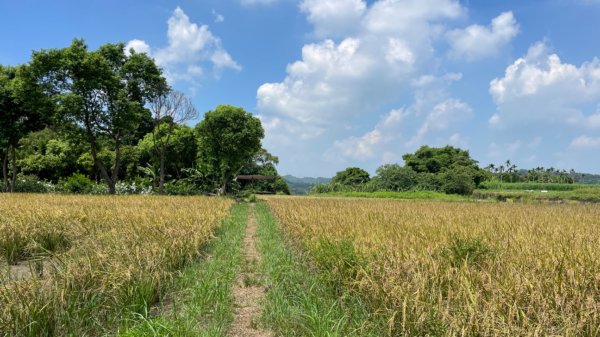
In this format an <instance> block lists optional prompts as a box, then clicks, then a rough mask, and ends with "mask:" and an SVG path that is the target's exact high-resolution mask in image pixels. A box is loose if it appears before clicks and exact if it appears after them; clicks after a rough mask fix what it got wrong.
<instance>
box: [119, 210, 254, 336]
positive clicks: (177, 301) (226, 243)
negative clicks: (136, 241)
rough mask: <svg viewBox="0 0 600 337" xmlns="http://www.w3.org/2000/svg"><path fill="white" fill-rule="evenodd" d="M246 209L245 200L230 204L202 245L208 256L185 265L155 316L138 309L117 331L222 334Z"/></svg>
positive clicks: (230, 302)
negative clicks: (134, 315) (230, 207)
mask: <svg viewBox="0 0 600 337" xmlns="http://www.w3.org/2000/svg"><path fill="white" fill-rule="evenodd" d="M247 214H248V207H247V205H246V204H237V205H235V206H233V207H232V209H231V215H230V216H229V217H228V218H227V219H226V220H225V221H224V222H223V224H222V225H221V226H220V227H219V228H218V229H217V231H216V233H215V235H216V238H215V239H213V240H212V241H211V242H210V243H209V244H208V246H207V248H206V255H207V258H206V259H204V260H202V261H199V262H198V263H195V264H193V265H190V266H188V267H186V268H185V269H184V270H183V272H182V275H181V277H180V278H179V280H178V281H177V286H176V289H177V291H175V292H174V293H173V294H171V295H170V298H167V300H166V301H164V302H163V304H162V308H159V312H160V313H161V314H160V315H158V316H153V315H150V314H149V313H146V314H145V315H139V316H137V317H135V318H134V319H132V320H129V321H127V322H126V326H125V327H124V328H123V329H122V331H121V333H120V334H119V336H121V337H140V336H144V337H146V336H172V337H183V336H206V337H208V336H211V337H212V336H215V337H216V336H225V335H226V333H227V329H228V327H229V325H230V323H231V321H232V319H233V304H234V303H233V297H232V294H231V290H232V288H233V284H234V281H235V276H236V274H237V273H238V270H239V268H240V262H241V246H242V240H243V237H244V228H245V225H246V219H247Z"/></svg>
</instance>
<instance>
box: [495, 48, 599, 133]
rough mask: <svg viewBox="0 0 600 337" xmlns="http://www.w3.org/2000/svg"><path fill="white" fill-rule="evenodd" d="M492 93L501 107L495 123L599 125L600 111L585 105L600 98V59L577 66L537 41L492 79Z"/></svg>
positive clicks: (595, 102) (596, 101)
mask: <svg viewBox="0 0 600 337" xmlns="http://www.w3.org/2000/svg"><path fill="white" fill-rule="evenodd" d="M490 94H491V95H492V97H493V98H494V101H495V102H496V105H497V107H498V111H497V113H496V115H495V116H494V117H492V119H491V120H490V122H492V123H496V124H498V123H497V122H500V123H501V124H503V125H524V124H529V123H532V122H535V123H544V124H549V123H558V124H562V125H564V124H569V125H574V126H589V124H590V123H591V124H592V125H600V114H598V113H595V112H594V113H590V112H589V111H588V110H589V109H587V108H586V105H589V104H597V103H598V102H599V101H600V60H598V59H596V58H595V59H593V60H592V61H590V62H586V63H584V64H582V65H581V66H579V67H578V66H576V65H573V64H569V63H564V62H562V60H561V59H560V57H559V56H558V55H557V54H554V53H550V51H549V49H548V47H547V46H546V45H545V44H544V43H536V44H534V45H533V46H531V47H530V48H529V51H528V53H527V55H525V56H524V57H522V58H519V59H517V60H516V61H515V62H514V63H513V64H512V65H510V66H509V67H508V68H507V69H506V72H505V74H504V77H502V78H496V79H494V80H493V81H491V83H490Z"/></svg>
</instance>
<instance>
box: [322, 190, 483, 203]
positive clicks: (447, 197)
mask: <svg viewBox="0 0 600 337" xmlns="http://www.w3.org/2000/svg"><path fill="white" fill-rule="evenodd" d="M318 196H326V197H347V198H382V199H405V200H444V201H467V200H470V199H471V198H470V197H469V196H463V195H458V194H445V193H441V192H433V191H412V192H329V193H322V194H318Z"/></svg>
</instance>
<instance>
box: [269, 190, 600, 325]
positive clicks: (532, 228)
mask: <svg viewBox="0 0 600 337" xmlns="http://www.w3.org/2000/svg"><path fill="white" fill-rule="evenodd" d="M268 203H269V206H270V207H271V209H272V210H273V212H274V214H275V215H276V216H277V218H278V219H279V221H280V223H281V224H282V227H283V228H284V230H285V233H286V235H287V236H288V237H289V238H290V239H291V240H293V241H295V242H296V243H297V244H298V246H299V247H301V248H302V249H303V250H305V251H306V252H307V253H308V254H309V256H311V258H312V259H313V261H314V263H315V264H316V265H317V267H318V268H320V269H321V271H322V272H324V273H329V274H330V275H329V277H330V279H332V280H333V281H334V282H337V283H340V284H342V285H343V286H344V287H345V288H347V289H351V290H353V291H356V292H357V293H359V294H361V296H362V297H363V298H364V299H365V300H366V301H367V302H368V304H369V306H370V308H371V310H372V311H373V312H374V313H376V314H379V315H383V316H384V317H385V319H386V321H387V322H388V325H389V326H388V329H389V330H388V334H389V335H390V336H559V335H560V336H599V335H600V314H599V313H600V249H598V247H600V207H599V206H597V205H593V204H587V205H585V204H560V205H551V204H497V203H477V202H443V201H437V202H436V201H398V200H374V199H343V198H337V199H336V198H295V197H270V198H268ZM349 245H351V246H349ZM348 254H349V256H346V255H348Z"/></svg>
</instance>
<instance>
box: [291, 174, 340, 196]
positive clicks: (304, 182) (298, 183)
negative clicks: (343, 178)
mask: <svg viewBox="0 0 600 337" xmlns="http://www.w3.org/2000/svg"><path fill="white" fill-rule="evenodd" d="M283 179H285V181H287V183H288V186H289V187H290V192H292V194H307V193H308V191H310V189H311V188H312V187H313V185H316V184H327V183H329V182H330V181H331V178H323V177H317V178H313V177H304V178H298V177H294V176H292V175H285V176H283Z"/></svg>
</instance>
